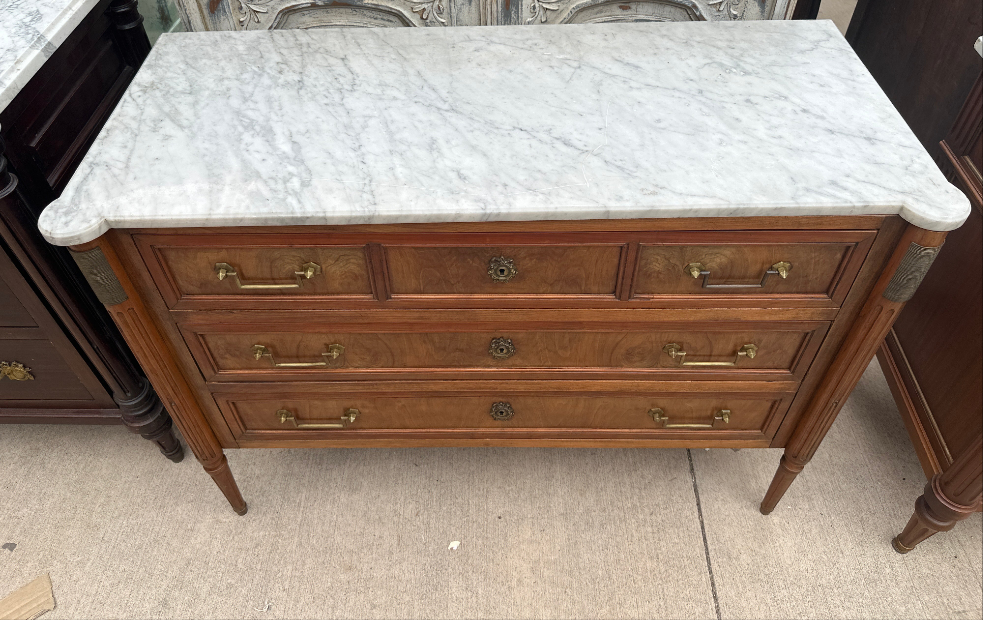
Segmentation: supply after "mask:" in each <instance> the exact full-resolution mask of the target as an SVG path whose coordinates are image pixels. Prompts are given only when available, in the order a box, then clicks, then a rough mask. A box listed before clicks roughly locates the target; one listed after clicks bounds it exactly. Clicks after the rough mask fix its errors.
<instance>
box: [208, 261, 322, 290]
mask: <svg viewBox="0 0 983 620" xmlns="http://www.w3.org/2000/svg"><path fill="white" fill-rule="evenodd" d="M300 269H301V270H300V271H295V272H294V276H295V277H296V278H297V281H296V282H279V283H270V284H246V283H245V282H243V281H242V280H241V279H240V278H239V274H238V272H236V268H235V267H233V266H232V265H230V264H228V263H215V274H216V275H217V276H218V279H219V280H225V279H226V278H235V281H236V286H237V287H239V288H241V289H252V290H256V289H259V290H275V289H285V288H300V287H301V285H302V284H304V280H310V279H311V278H313V277H314V276H316V275H318V274H320V273H321V266H320V265H318V264H317V263H304V264H303V265H301V267H300Z"/></svg>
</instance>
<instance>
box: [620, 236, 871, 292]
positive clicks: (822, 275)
mask: <svg viewBox="0 0 983 620" xmlns="http://www.w3.org/2000/svg"><path fill="white" fill-rule="evenodd" d="M706 236H707V237H708V238H707V241H708V242H709V241H712V240H713V237H712V235H709V234H708V235H706ZM740 236H741V235H738V234H731V235H730V238H734V237H740ZM825 236H827V237H833V238H835V237H840V238H842V240H841V241H837V240H830V241H822V242H806V243H802V242H792V241H783V239H787V238H793V239H794V238H796V237H802V235H800V234H794V235H793V234H791V233H789V232H787V231H786V232H783V233H761V232H754V233H751V232H749V233H747V234H746V237H747V239H748V240H747V241H746V242H733V243H708V242H695V243H686V242H685V241H680V242H678V243H675V242H674V243H665V244H661V243H660V244H646V243H642V244H641V245H640V247H639V250H638V270H637V273H636V276H635V285H634V297H635V298H642V299H645V298H658V297H662V296H666V297H670V296H675V297H678V296H696V297H716V298H720V297H721V296H765V297H799V298H802V297H806V298H809V297H811V298H815V299H818V300H832V301H834V302H835V303H837V304H838V303H841V302H842V300H843V297H845V295H846V292H847V291H848V290H849V288H850V286H851V284H852V283H853V279H854V277H855V276H856V274H857V271H858V270H859V268H860V265H861V263H862V262H863V259H864V257H865V256H866V253H867V249H868V248H869V245H870V241H871V240H872V239H873V233H872V232H868V231H858V232H851V231H834V232H832V233H826V235H825Z"/></svg>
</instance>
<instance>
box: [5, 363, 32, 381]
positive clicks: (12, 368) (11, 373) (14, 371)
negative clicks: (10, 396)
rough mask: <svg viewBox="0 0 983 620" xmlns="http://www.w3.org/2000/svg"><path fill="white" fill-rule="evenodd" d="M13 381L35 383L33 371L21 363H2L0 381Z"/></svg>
mask: <svg viewBox="0 0 983 620" xmlns="http://www.w3.org/2000/svg"><path fill="white" fill-rule="evenodd" d="M4 377H7V378H8V379H10V380H11V381H34V375H32V374H31V369H30V368H28V367H27V366H25V365H24V364H21V363H20V362H0V379H3V378H4Z"/></svg>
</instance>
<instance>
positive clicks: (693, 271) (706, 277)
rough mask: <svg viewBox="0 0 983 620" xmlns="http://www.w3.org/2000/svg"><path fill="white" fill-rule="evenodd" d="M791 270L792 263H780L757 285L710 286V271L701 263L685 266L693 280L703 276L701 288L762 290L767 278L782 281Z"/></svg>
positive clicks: (769, 270)
mask: <svg viewBox="0 0 983 620" xmlns="http://www.w3.org/2000/svg"><path fill="white" fill-rule="evenodd" d="M791 270H792V263H788V262H785V261H782V262H780V263H775V264H774V265H772V266H771V268H770V269H768V270H767V271H765V273H764V275H763V276H761V282H758V283H757V284H728V283H726V282H725V283H722V284H710V270H709V269H707V268H706V267H704V266H703V263H690V264H688V265H686V272H687V273H689V275H691V276H693V279H698V278H699V277H700V276H703V288H762V287H763V286H764V285H765V282H766V281H767V280H768V276H772V275H777V276H781V278H782V279H783V280H784V279H785V278H787V277H788V272H789V271H791Z"/></svg>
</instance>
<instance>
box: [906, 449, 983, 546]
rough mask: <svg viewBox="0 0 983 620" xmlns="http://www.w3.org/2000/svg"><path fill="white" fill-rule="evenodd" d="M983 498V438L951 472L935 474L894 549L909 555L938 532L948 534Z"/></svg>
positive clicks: (974, 509) (958, 461)
mask: <svg viewBox="0 0 983 620" xmlns="http://www.w3.org/2000/svg"><path fill="white" fill-rule="evenodd" d="M981 495H983V436H977V437H976V441H975V442H974V443H973V446H972V447H971V448H969V449H968V450H966V451H965V452H963V453H962V455H960V457H959V458H957V459H956V460H955V461H953V462H952V465H950V466H949V469H947V470H945V471H944V472H942V473H941V474H935V475H934V476H932V479H931V480H929V481H928V484H926V485H925V493H924V494H922V496H921V497H919V498H918V499H917V500H915V514H913V515H911V519H909V520H908V525H906V526H905V528H904V530H903V531H902V532H901V533H900V534H898V535H897V536H895V537H894V540H892V541H891V545H892V546H893V547H894V550H895V551H897V552H898V553H908V552H909V551H911V550H912V549H914V548H915V546H916V545H917V544H918V543H920V542H922V541H923V540H925V539H926V538H928V537H929V536H932V535H933V534H935V533H936V532H948V531H949V530H951V529H952V528H953V526H955V525H956V522H957V521H962V520H963V519H965V518H967V517H969V515H971V514H973V513H974V512H976V511H977V510H979V508H980V501H981V499H980V498H981Z"/></svg>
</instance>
